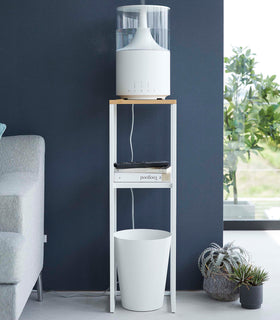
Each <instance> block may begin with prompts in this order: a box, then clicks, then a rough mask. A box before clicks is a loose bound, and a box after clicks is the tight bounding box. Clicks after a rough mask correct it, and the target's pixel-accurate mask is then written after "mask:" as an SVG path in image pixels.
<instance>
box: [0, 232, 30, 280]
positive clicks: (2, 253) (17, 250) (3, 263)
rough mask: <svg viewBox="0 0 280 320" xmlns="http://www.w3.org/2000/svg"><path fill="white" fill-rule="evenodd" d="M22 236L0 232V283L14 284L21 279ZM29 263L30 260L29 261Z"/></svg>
mask: <svg viewBox="0 0 280 320" xmlns="http://www.w3.org/2000/svg"><path fill="white" fill-rule="evenodd" d="M23 251H24V237H23V236H22V235H21V234H19V233H14V232H0V284H15V283H18V282H20V280H21V279H22V272H23V270H22V269H23V255H24V253H23ZM30 263H31V262H30Z"/></svg>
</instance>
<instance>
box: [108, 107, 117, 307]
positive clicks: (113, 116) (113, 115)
mask: <svg viewBox="0 0 280 320" xmlns="http://www.w3.org/2000/svg"><path fill="white" fill-rule="evenodd" d="M109 112H110V161H109V166H110V312H114V311H115V292H116V265H115V244H114V232H115V231H116V214H117V213H116V209H117V208H116V207H117V198H116V195H117V193H116V190H115V189H114V187H113V182H114V162H115V161H116V150H117V145H116V141H117V137H116V132H117V106H116V105H114V104H110V111H109Z"/></svg>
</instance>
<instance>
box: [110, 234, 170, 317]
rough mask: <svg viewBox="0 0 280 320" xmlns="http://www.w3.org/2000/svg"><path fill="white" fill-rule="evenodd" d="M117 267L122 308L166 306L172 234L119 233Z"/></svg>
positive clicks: (149, 308) (117, 236)
mask: <svg viewBox="0 0 280 320" xmlns="http://www.w3.org/2000/svg"><path fill="white" fill-rule="evenodd" d="M114 236H115V252H116V264H117V269H118V277H119V285H120V291H121V301H122V306H123V307H124V308H126V309H129V310H133V311H151V310H156V309H159V308H161V307H162V305H163V298H164V291H165V284H166V274H167V268H168V260H169V252H170V243H171V234H170V232H167V231H162V230H152V229H130V230H122V231H118V232H116V233H115V234H114Z"/></svg>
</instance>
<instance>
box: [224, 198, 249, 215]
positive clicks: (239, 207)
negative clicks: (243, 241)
mask: <svg viewBox="0 0 280 320" xmlns="http://www.w3.org/2000/svg"><path fill="white" fill-rule="evenodd" d="M224 219H225V220H236V219H242V220H244V219H245V220H247V219H255V205H254V204H253V203H252V202H249V201H238V203H237V204H234V202H233V201H229V200H226V201H224Z"/></svg>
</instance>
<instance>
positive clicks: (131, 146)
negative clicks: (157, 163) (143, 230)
mask: <svg viewBox="0 0 280 320" xmlns="http://www.w3.org/2000/svg"><path fill="white" fill-rule="evenodd" d="M133 130H134V104H132V105H131V129H130V135H129V145H130V153H131V158H130V161H131V162H133V160H134V153H133V144H132V136H133ZM130 193H131V222H132V229H134V228H135V223H134V192H133V189H132V188H130Z"/></svg>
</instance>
